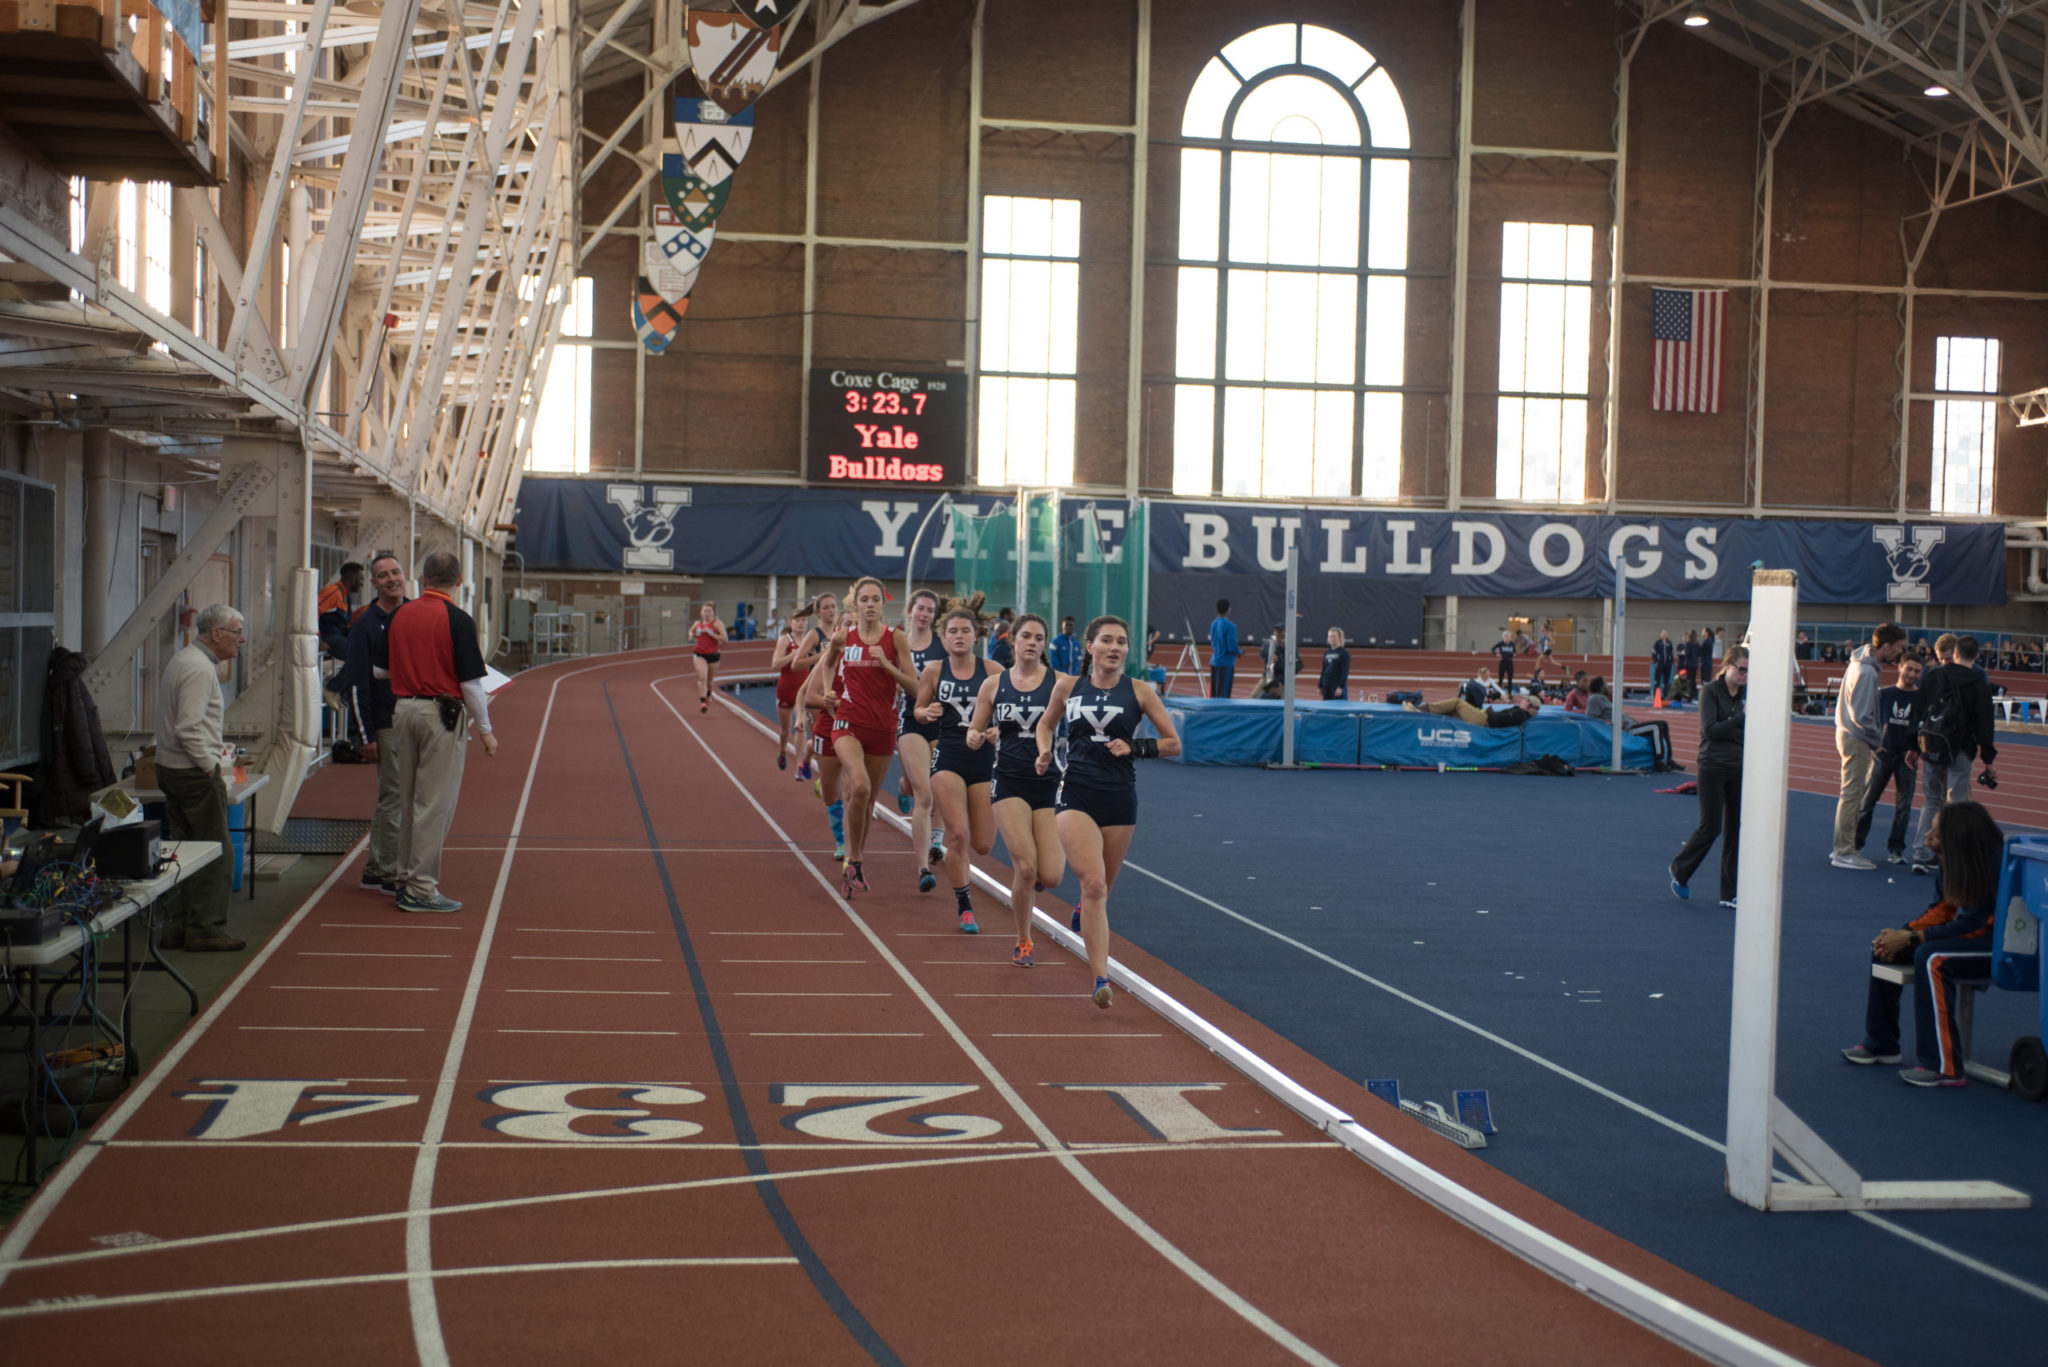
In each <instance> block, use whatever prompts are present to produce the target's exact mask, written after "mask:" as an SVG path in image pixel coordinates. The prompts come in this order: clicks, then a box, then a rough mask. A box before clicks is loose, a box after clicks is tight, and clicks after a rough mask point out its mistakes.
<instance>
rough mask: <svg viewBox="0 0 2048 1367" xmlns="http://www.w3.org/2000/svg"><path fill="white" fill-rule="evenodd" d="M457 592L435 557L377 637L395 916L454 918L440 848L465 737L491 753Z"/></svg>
mask: <svg viewBox="0 0 2048 1367" xmlns="http://www.w3.org/2000/svg"><path fill="white" fill-rule="evenodd" d="M460 587H462V565H461V562H459V561H458V560H456V558H455V557H454V556H453V555H452V554H450V553H449V552H447V551H436V552H434V553H433V554H432V555H430V556H428V557H427V559H426V563H424V564H423V565H421V566H420V596H419V597H417V598H415V599H413V600H412V601H411V602H409V603H407V604H405V605H404V606H402V607H400V608H399V609H398V610H397V611H396V612H394V613H393V614H392V615H391V624H390V626H388V627H387V628H386V629H385V632H386V640H387V642H388V644H389V648H390V652H391V692H392V695H393V697H394V698H395V699H396V702H395V705H394V708H393V712H392V719H391V733H392V738H393V740H394V741H395V742H396V743H397V746H398V802H399V816H398V909H399V910H400V911H431V912H451V911H460V910H462V903H460V902H457V901H453V900H451V899H449V898H446V897H443V896H442V895H441V845H442V842H443V841H445V840H446V839H447V838H448V826H449V823H451V822H452V821H454V819H455V800H456V799H457V798H458V797H460V796H461V794H462V759H463V753H464V751H465V749H466V748H467V742H468V740H469V732H470V730H471V729H472V728H473V729H474V730H475V731H476V733H477V735H478V736H479V737H480V738H481V739H482V740H483V744H484V754H485V756H486V757H490V756H495V755H496V754H497V753H498V738H497V737H496V736H495V735H493V734H491V710H490V698H489V696H488V695H486V694H485V692H484V686H483V678H484V657H483V652H482V651H481V650H480V649H478V647H477V640H476V622H475V621H474V620H473V619H471V617H470V615H469V614H468V613H466V612H464V611H463V610H462V609H461V608H459V607H457V606H456V605H455V598H454V596H453V595H454V593H455V590H457V589H458V588H460ZM465 714H466V715H465Z"/></svg>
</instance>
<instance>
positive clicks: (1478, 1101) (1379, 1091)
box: [1365, 1077, 1500, 1149]
mask: <svg viewBox="0 0 2048 1367" xmlns="http://www.w3.org/2000/svg"><path fill="white" fill-rule="evenodd" d="M1365 1089H1366V1090H1367V1091H1368V1092H1371V1093H1372V1094H1373V1095H1374V1096H1376V1097H1378V1098H1379V1099H1380V1100H1381V1101H1384V1102H1386V1103H1387V1104H1388V1105H1389V1106H1392V1107H1394V1108H1395V1109H1397V1110H1399V1111H1400V1112H1401V1113H1402V1114H1403V1115H1406V1116H1410V1117H1412V1118H1413V1119H1415V1120H1416V1121H1417V1122H1419V1123H1420V1124H1422V1125H1424V1126H1426V1127H1428V1128H1429V1129H1431V1130H1434V1131H1435V1132H1436V1133H1438V1134H1440V1135H1442V1136H1443V1137H1444V1138H1446V1139H1448V1140H1450V1141H1451V1142H1452V1143H1453V1144H1456V1145H1457V1146H1458V1147H1460V1148H1464V1149H1483V1148H1485V1147H1486V1136H1488V1135H1490V1134H1498V1133H1500V1131H1499V1130H1497V1129H1495V1128H1494V1124H1493V1108H1492V1106H1491V1105H1490V1104H1489V1103H1488V1101H1487V1098H1486V1092H1485V1090H1484V1089H1473V1090H1469V1091H1459V1092H1454V1093H1452V1102H1453V1105H1455V1106H1456V1107H1457V1114H1456V1115H1453V1114H1452V1113H1451V1112H1449V1111H1446V1110H1445V1109H1444V1108H1443V1103H1441V1102H1437V1101H1404V1100H1402V1099H1401V1083H1400V1081H1399V1080H1398V1079H1396V1078H1391V1077H1374V1078H1367V1079H1366V1080H1365Z"/></svg>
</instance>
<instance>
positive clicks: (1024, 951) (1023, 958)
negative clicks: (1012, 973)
mask: <svg viewBox="0 0 2048 1367" xmlns="http://www.w3.org/2000/svg"><path fill="white" fill-rule="evenodd" d="M1010 962H1011V963H1013V964H1015V965H1017V967H1019V968H1029V967H1031V941H1029V940H1019V941H1017V947H1016V948H1015V949H1013V950H1011V951H1010Z"/></svg>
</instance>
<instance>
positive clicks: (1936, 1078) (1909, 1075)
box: [1899, 1068, 1968, 1087]
mask: <svg viewBox="0 0 2048 1367" xmlns="http://www.w3.org/2000/svg"><path fill="white" fill-rule="evenodd" d="M1899 1081H1901V1082H1905V1083H1910V1084H1911V1085H1913V1086H1915V1087H1961V1086H1964V1085H1966V1083H1967V1081H1968V1079H1966V1078H1960V1077H1950V1076H1949V1075H1948V1074H1947V1073H1941V1072H1936V1071H1935V1070H1934V1069H1932V1068H1901V1069H1900V1070H1899Z"/></svg>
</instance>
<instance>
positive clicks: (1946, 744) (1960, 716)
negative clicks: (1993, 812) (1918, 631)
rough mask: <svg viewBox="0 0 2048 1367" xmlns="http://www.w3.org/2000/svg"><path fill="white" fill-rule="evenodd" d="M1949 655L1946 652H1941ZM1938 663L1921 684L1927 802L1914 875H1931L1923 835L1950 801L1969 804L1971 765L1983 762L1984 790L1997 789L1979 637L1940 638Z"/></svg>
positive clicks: (1930, 860)
mask: <svg viewBox="0 0 2048 1367" xmlns="http://www.w3.org/2000/svg"><path fill="white" fill-rule="evenodd" d="M1945 645H1946V646H1948V647H1949V650H1948V651H1944V650H1943V647H1944V646H1945ZM1934 651H1935V654H1936V655H1938V656H1940V657H1941V661H1942V663H1941V664H1940V665H1939V666H1937V667H1936V668H1934V669H1931V670H1929V671H1928V672H1927V677H1926V678H1925V679H1923V680H1921V683H1920V713H1919V717H1920V721H1919V733H1920V773H1921V779H1922V782H1921V786H1922V789H1923V790H1924V791H1925V793H1926V797H1925V798H1923V799H1922V800H1921V803H1920V833H1919V839H1918V840H1917V841H1916V842H1915V843H1914V846H1913V872H1915V873H1929V872H1931V871H1932V870H1933V868H1934V852H1933V851H1932V850H1931V849H1929V848H1928V845H1927V834H1928V832H1929V831H1932V830H1933V829H1934V819H1935V818H1936V817H1937V816H1939V815H1940V814H1941V809H1942V807H1943V806H1945V805H1946V804H1948V803H1951V802H1967V801H1969V800H1970V761H1971V760H1973V759H1978V758H1981V759H1982V760H1983V761H1984V774H1983V780H1984V785H1985V786H1986V787H1988V788H1996V787H1997V786H1998V771H1997V770H1996V769H1995V768H1994V767H1993V762H1994V761H1995V760H1996V759H1997V758H1998V743H1997V730H1996V728H1995V726H1994V724H1993V722H1992V720H1991V685H1990V684H1989V683H1987V682H1986V681H1985V678H1984V675H1983V674H1982V673H1981V672H1979V671H1978V670H1977V668H1976V661H1977V638H1976V637H1974V636H1957V637H1954V638H1951V637H1949V636H1946V635H1944V636H1943V637H1942V638H1941V639H1940V640H1938V641H1936V642H1935V643H1934Z"/></svg>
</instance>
